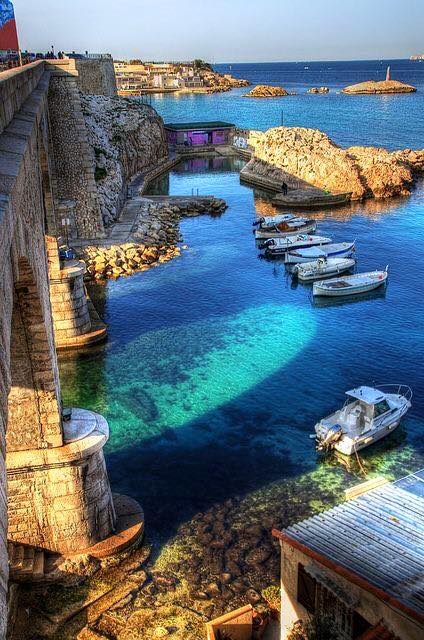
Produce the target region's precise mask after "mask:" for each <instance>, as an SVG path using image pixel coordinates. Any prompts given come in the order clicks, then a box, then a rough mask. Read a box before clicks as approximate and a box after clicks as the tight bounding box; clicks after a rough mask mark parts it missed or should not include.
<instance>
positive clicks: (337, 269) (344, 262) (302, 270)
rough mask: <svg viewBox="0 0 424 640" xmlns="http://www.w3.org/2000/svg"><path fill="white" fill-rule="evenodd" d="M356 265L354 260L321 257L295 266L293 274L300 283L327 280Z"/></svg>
mask: <svg viewBox="0 0 424 640" xmlns="http://www.w3.org/2000/svg"><path fill="white" fill-rule="evenodd" d="M355 264H356V260H355V259H354V258H327V257H322V258H318V260H314V261H312V262H304V263H303V264H302V263H300V264H296V265H294V267H293V273H294V274H295V275H297V277H298V279H299V280H301V282H312V281H313V280H320V279H321V278H329V277H331V276H335V275H338V274H339V273H343V272H344V271H349V269H353V267H354V266H355Z"/></svg>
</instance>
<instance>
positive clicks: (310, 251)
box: [284, 242, 355, 264]
mask: <svg viewBox="0 0 424 640" xmlns="http://www.w3.org/2000/svg"><path fill="white" fill-rule="evenodd" d="M354 253H355V242H337V243H330V244H326V245H325V246H323V247H319V246H318V247H309V248H308V247H305V248H303V249H301V248H296V249H292V250H290V251H288V252H287V253H286V254H285V256H284V262H285V263H286V264H300V263H303V262H311V261H313V260H318V258H350V257H352V255H353V254H354Z"/></svg>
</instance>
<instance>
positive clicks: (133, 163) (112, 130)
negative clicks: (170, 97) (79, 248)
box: [81, 94, 168, 226]
mask: <svg viewBox="0 0 424 640" xmlns="http://www.w3.org/2000/svg"><path fill="white" fill-rule="evenodd" d="M81 103H82V108H83V113H84V118H85V124H86V127H87V130H88V135H89V142H90V144H91V146H92V148H93V153H94V160H95V178H96V183H97V190H98V193H99V198H100V203H101V210H102V216H103V222H104V224H105V226H109V225H110V224H111V223H112V222H113V221H114V220H115V219H116V217H117V215H118V214H119V211H120V209H121V206H122V204H123V201H124V200H125V197H126V185H127V183H128V181H129V180H130V179H131V178H132V177H133V176H134V175H135V174H137V173H139V172H141V171H144V170H145V169H147V168H148V167H149V166H151V165H154V164H156V163H158V162H159V161H161V160H163V159H164V158H166V157H167V155H168V147H167V144H166V137H165V131H164V127H163V121H162V118H160V116H159V115H158V114H157V113H156V111H155V110H154V109H153V108H152V107H150V106H148V105H144V104H141V103H140V102H136V101H132V100H127V99H125V98H108V97H103V96H91V95H90V96H89V95H83V94H81Z"/></svg>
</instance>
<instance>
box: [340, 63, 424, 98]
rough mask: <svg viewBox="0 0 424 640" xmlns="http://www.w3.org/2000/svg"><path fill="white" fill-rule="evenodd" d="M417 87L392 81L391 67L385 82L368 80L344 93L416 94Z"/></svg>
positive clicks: (353, 85) (352, 86)
mask: <svg viewBox="0 0 424 640" xmlns="http://www.w3.org/2000/svg"><path fill="white" fill-rule="evenodd" d="M416 90H417V89H416V87H413V86H412V85H411V84H405V83H404V82H400V81H399V80H392V79H391V77H390V67H387V73H386V79H385V80H368V81H366V82H359V83H358V84H352V85H350V86H348V87H345V88H344V89H343V90H342V93H348V94H356V95H358V94H364V93H414V92H415V91H416Z"/></svg>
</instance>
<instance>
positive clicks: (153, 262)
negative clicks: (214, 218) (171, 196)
mask: <svg viewBox="0 0 424 640" xmlns="http://www.w3.org/2000/svg"><path fill="white" fill-rule="evenodd" d="M226 208H227V205H226V204H225V202H224V200H221V199H220V198H209V199H206V198H205V199H201V200H197V199H190V198H188V199H187V200H182V201H180V202H179V203H178V204H176V203H175V202H172V201H171V202H160V203H154V202H149V201H148V200H147V199H144V198H141V199H140V213H139V214H138V216H137V220H136V222H135V225H134V229H133V231H132V233H131V236H130V238H129V241H128V242H126V243H124V244H114V245H109V246H88V247H84V248H83V249H82V252H81V258H82V259H83V260H84V261H85V263H86V265H87V273H88V274H89V275H90V276H91V278H92V279H94V280H105V279H108V278H119V277H121V276H129V275H131V274H133V273H135V272H137V271H145V270H146V269H150V268H151V267H155V266H157V265H158V264H161V263H163V262H169V260H172V258H175V257H177V256H179V255H180V254H181V249H180V247H178V246H177V243H178V242H180V241H181V239H182V238H181V236H180V230H179V222H180V220H181V218H185V217H194V216H198V215H201V214H203V213H208V214H211V215H220V214H221V213H222V212H223V211H225V209H226ZM185 248H187V247H185Z"/></svg>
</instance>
